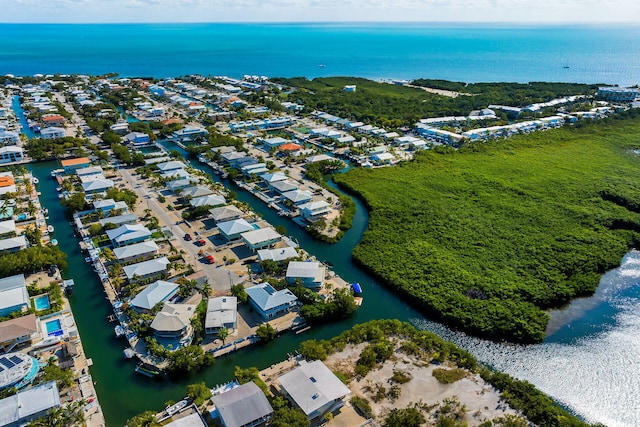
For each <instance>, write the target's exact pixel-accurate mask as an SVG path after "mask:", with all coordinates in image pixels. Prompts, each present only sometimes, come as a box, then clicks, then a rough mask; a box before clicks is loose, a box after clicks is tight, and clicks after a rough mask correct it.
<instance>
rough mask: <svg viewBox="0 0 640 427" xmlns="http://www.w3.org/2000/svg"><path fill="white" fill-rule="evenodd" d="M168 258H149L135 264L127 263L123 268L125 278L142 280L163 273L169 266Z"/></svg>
mask: <svg viewBox="0 0 640 427" xmlns="http://www.w3.org/2000/svg"><path fill="white" fill-rule="evenodd" d="M169 264H171V263H170V262H169V259H167V257H164V256H163V257H161V258H155V259H150V260H148V261H143V262H139V263H137V264H131V265H127V266H125V267H124V268H123V270H124V274H125V276H127V280H129V281H132V280H143V279H147V278H150V277H156V276H160V275H163V274H165V273H166V272H167V269H168V267H169Z"/></svg>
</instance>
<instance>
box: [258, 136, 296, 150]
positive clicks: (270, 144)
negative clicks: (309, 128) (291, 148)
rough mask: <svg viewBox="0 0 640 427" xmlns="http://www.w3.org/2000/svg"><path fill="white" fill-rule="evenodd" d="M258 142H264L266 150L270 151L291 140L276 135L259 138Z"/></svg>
mask: <svg viewBox="0 0 640 427" xmlns="http://www.w3.org/2000/svg"><path fill="white" fill-rule="evenodd" d="M258 142H259V143H260V144H262V146H263V147H264V149H265V150H267V151H270V150H272V149H274V148H278V147H280V146H281V145H283V144H286V143H287V142H289V140H288V139H284V138H281V137H279V136H275V137H273V138H258Z"/></svg>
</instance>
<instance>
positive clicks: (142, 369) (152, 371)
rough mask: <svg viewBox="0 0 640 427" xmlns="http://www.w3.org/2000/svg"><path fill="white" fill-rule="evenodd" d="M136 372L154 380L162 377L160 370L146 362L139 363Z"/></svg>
mask: <svg viewBox="0 0 640 427" xmlns="http://www.w3.org/2000/svg"><path fill="white" fill-rule="evenodd" d="M134 371H136V372H137V373H139V374H142V375H144V376H146V377H149V378H154V377H157V376H158V375H160V369H158V368H157V367H155V366H153V365H150V364H148V363H144V362H140V363H138V364H137V365H136V368H135V369H134Z"/></svg>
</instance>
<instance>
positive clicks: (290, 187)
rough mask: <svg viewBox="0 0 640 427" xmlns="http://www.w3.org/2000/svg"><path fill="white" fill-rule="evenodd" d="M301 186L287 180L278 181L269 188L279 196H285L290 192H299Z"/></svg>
mask: <svg viewBox="0 0 640 427" xmlns="http://www.w3.org/2000/svg"><path fill="white" fill-rule="evenodd" d="M299 186H300V184H298V182H297V181H293V180H291V179H286V180H283V181H276V182H272V183H271V184H269V187H270V188H271V189H272V190H273V191H275V192H276V193H278V194H284V193H287V192H289V191H294V190H297V189H298V187H299Z"/></svg>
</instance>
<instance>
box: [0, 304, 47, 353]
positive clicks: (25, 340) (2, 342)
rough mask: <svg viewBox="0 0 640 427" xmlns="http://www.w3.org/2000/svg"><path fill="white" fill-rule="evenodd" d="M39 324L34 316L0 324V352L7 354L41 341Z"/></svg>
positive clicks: (30, 315)
mask: <svg viewBox="0 0 640 427" xmlns="http://www.w3.org/2000/svg"><path fill="white" fill-rule="evenodd" d="M39 325H40V322H38V318H37V317H36V315H35V314H29V315H27V316H22V317H18V318H16V319H11V320H5V321H4V322H0V350H2V352H3V353H8V352H10V351H11V350H13V349H14V348H16V347H18V346H20V345H23V344H27V345H30V344H31V343H32V342H34V341H38V340H39V339H41V334H40V328H39Z"/></svg>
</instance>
